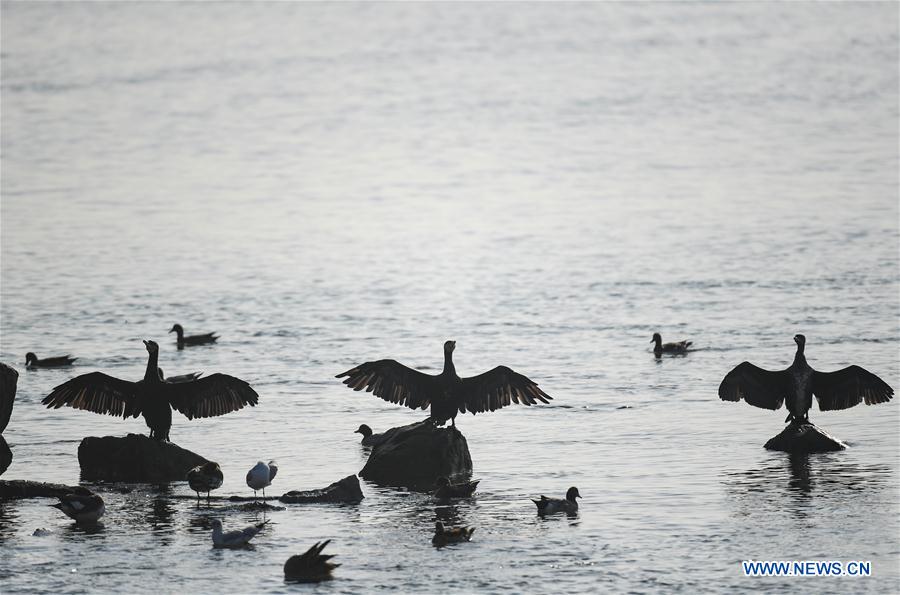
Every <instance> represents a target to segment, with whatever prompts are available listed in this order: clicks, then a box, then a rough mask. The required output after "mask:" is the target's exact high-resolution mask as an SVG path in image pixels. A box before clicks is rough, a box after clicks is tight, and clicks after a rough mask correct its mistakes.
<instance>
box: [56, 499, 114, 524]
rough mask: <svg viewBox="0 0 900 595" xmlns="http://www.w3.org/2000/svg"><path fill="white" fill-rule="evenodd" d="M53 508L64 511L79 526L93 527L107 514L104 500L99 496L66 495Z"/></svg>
mask: <svg viewBox="0 0 900 595" xmlns="http://www.w3.org/2000/svg"><path fill="white" fill-rule="evenodd" d="M51 506H52V507H53V508H58V509H60V510H61V511H63V512H64V513H65V514H66V516H67V517H69V518H71V519H74V520H75V522H76V523H78V524H79V525H92V524H94V523H96V522H97V521H98V520H100V517H102V516H103V513H105V512H106V505H105V504H104V503H103V498H101V497H100V496H98V495H97V494H90V495H85V494H65V495H63V496H60V497H59V503H58V504H51Z"/></svg>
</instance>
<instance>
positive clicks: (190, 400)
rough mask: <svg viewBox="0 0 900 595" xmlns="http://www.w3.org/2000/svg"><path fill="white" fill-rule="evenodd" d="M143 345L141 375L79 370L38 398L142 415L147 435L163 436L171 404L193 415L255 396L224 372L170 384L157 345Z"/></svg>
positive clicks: (252, 401) (234, 406)
mask: <svg viewBox="0 0 900 595" xmlns="http://www.w3.org/2000/svg"><path fill="white" fill-rule="evenodd" d="M144 345H145V346H146V347H147V352H148V353H149V354H150V357H149V358H148V359H147V369H146V371H145V372H144V379H143V380H139V381H138V382H130V381H128V380H120V379H119V378H114V377H112V376H109V375H107V374H104V373H102V372H91V373H90V374H82V375H81V376H76V377H75V378H73V379H72V380H69V381H68V382H64V383H63V384H60V385H59V386H57V387H56V388H54V389H53V392H51V393H50V394H49V395H47V396H46V397H45V398H44V400H43V401H41V403H42V404H44V405H46V406H47V407H48V408H54V409H58V408H60V407H62V406H64V405H65V406H69V407H74V408H75V409H84V410H87V411H93V412H94V413H106V414H109V415H116V416H119V415H121V416H122V417H124V418H127V417H137V416H138V415H142V416H143V417H144V421H145V422H147V427H148V428H150V437H151V438H155V439H157V440H166V441H168V440H169V428H171V427H172V409H175V410H176V411H178V412H179V413H182V414H184V415H185V416H187V418H188V419H194V418H195V417H215V416H217V415H225V414H226V413H231V412H232V411H237V410H238V409H241V408H243V407H244V405H250V406H251V407H252V406H253V405H256V403H257V402H258V401H259V395H258V394H256V391H255V390H253V389H252V388H251V387H250V385H249V384H247V383H246V382H244V381H243V380H241V379H239V378H235V377H234V376H228V375H226V374H210V375H209V376H207V377H206V378H200V379H199V380H192V381H189V382H180V383H175V384H172V383H169V382H165V381H163V380H160V378H159V372H158V369H157V362H158V360H159V345H157V344H156V343H155V342H154V341H144Z"/></svg>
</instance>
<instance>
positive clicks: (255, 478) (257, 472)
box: [247, 461, 278, 501]
mask: <svg viewBox="0 0 900 595" xmlns="http://www.w3.org/2000/svg"><path fill="white" fill-rule="evenodd" d="M276 473H278V466H277V465H276V464H275V461H269V464H268V465H266V464H265V463H263V462H262V461H258V462H257V463H256V465H254V466H253V468H252V469H250V471H248V472H247V485H248V486H249V487H250V488H251V489H252V490H253V497H254V498H256V490H262V493H263V501H265V499H266V486H269V485H272V480H273V479H275V474H276Z"/></svg>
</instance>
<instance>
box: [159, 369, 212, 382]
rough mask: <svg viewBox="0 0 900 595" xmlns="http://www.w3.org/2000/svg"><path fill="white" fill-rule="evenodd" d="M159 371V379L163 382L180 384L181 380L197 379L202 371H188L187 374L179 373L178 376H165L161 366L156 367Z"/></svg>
mask: <svg viewBox="0 0 900 595" xmlns="http://www.w3.org/2000/svg"><path fill="white" fill-rule="evenodd" d="M157 371H159V379H160V380H162V381H163V382H168V383H169V384H181V383H182V382H190V381H191V380H197V379H198V378H200V376H202V375H203V372H189V373H187V374H180V375H178V376H169V377H168V378H166V375H165V373H163V369H162V368H157Z"/></svg>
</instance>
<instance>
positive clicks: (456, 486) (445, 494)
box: [434, 477, 479, 500]
mask: <svg viewBox="0 0 900 595" xmlns="http://www.w3.org/2000/svg"><path fill="white" fill-rule="evenodd" d="M478 481H479V480H477V479H476V480H474V481H464V482H462V483H450V480H449V479H448V478H446V477H438V479H437V482H436V483H435V486H437V489H436V490H435V491H434V497H435V498H438V499H441V500H447V499H450V498H468V497H469V496H471V495H472V494H473V493H474V492H475V488H477V487H478Z"/></svg>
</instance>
